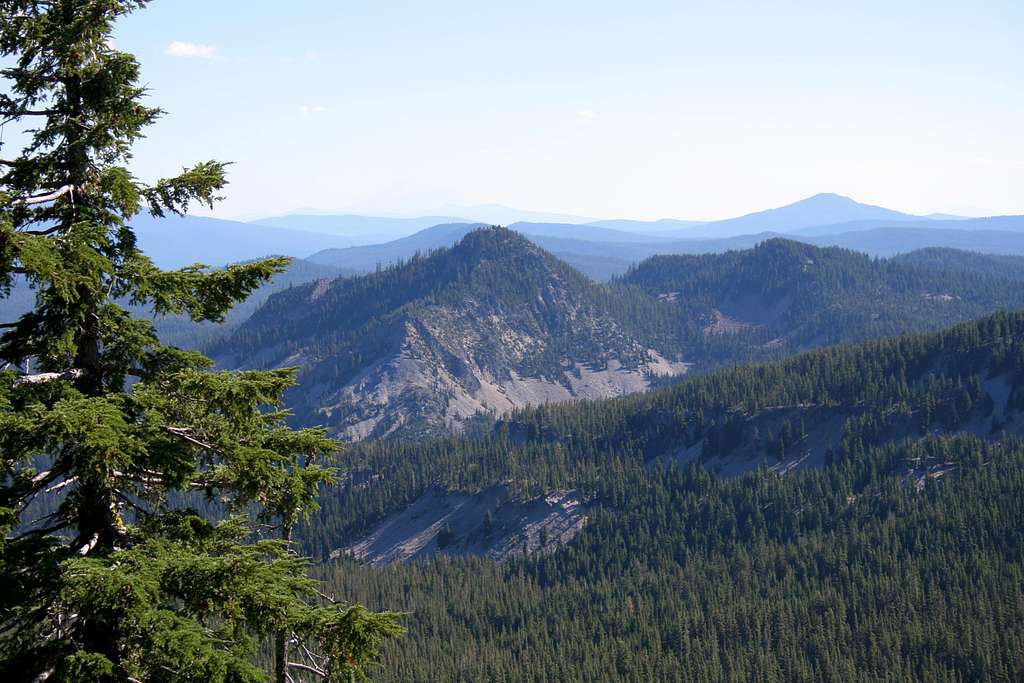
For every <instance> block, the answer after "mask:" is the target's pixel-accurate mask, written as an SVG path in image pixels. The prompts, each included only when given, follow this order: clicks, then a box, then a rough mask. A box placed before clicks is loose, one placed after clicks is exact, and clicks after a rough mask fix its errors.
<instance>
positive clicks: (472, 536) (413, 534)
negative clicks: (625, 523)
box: [331, 486, 590, 565]
mask: <svg viewBox="0 0 1024 683" xmlns="http://www.w3.org/2000/svg"><path fill="white" fill-rule="evenodd" d="M589 509H590V506H589V505H588V504H587V503H585V502H583V501H582V500H581V499H580V497H579V495H578V494H577V492H575V491H554V492H552V493H550V494H548V495H547V496H544V497H541V498H537V499H534V500H530V501H512V500H509V498H508V492H507V490H506V489H505V488H504V487H500V486H495V487H491V488H488V489H485V490H483V491H480V492H478V493H461V492H459V493H446V492H444V491H441V490H438V489H432V490H430V491H427V492H426V493H425V494H423V495H422V496H420V497H419V498H418V499H417V500H416V501H415V502H414V503H413V504H412V505H410V506H409V507H407V508H406V509H404V510H402V511H401V512H397V513H395V514H393V515H390V516H389V517H387V518H386V519H384V520H383V521H381V522H380V523H379V524H378V525H376V526H375V527H374V528H373V529H372V530H371V531H370V532H369V533H368V534H366V535H365V536H363V537H361V538H358V539H356V540H355V541H353V542H351V543H349V544H348V545H345V546H343V547H341V548H339V549H337V550H335V551H334V552H333V553H331V557H332V558H334V557H339V556H348V557H352V558H354V559H356V560H360V561H362V562H365V563H367V564H372V565H381V564H390V563H393V562H414V561H419V560H425V559H428V558H430V557H432V556H434V555H436V554H439V553H441V554H445V555H485V556H487V557H490V558H492V559H495V560H503V559H506V558H508V557H511V556H513V555H520V554H524V553H530V554H534V553H543V552H548V551H550V550H554V549H555V548H557V547H558V546H560V545H563V544H565V543H568V542H569V541H570V540H572V538H573V537H574V536H576V534H577V533H579V531H580V529H582V528H583V525H584V524H585V523H586V521H587V514H588V511H589Z"/></svg>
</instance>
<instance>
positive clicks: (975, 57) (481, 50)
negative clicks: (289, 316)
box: [116, 0, 1024, 220]
mask: <svg viewBox="0 0 1024 683" xmlns="http://www.w3.org/2000/svg"><path fill="white" fill-rule="evenodd" d="M241 10H244V11H241ZM197 18H201V19H202V21H197V20H196V19H197ZM1022 19H1024V8H1022V7H1021V6H1020V5H1017V4H1015V3H1010V2H989V3H984V6H962V7H940V6H935V5H931V4H929V5H924V4H916V3H915V4H910V5H905V6H902V7H892V6H890V5H889V4H887V3H881V2H869V3H861V4H858V5H857V6H849V5H848V4H846V3H816V4H814V5H813V6H805V5H799V4H795V3H794V4H785V5H782V6H775V7H772V8H767V7H762V6H759V5H753V4H751V5H745V4H742V3H726V4H723V3H715V4H713V5H711V4H707V5H705V4H697V3H671V2H651V3H644V5H643V6H642V7H630V8H626V7H624V6H603V5H601V6H598V5H592V4H588V3H582V2H578V1H576V0H573V1H572V2H565V3H558V6H557V7H552V6H549V5H547V4H540V3H538V4H529V3H528V4H525V5H523V4H521V5H519V6H517V7H495V6H480V5H479V4H478V3H469V2H439V3H433V4H431V5H430V6H429V7H425V6H415V5H413V4H410V3H397V4H388V5H387V6H382V5H372V6H351V5H342V4H338V3H329V2H325V1H324V0H310V1H309V2H304V3H301V4H292V5H288V6H287V8H286V9H282V7H281V5H280V4H279V3H274V4H271V3H269V2H262V1H261V2H247V3H244V4H242V3H237V2H221V3H215V4H211V3H200V2H197V0H178V1H177V2H173V3H169V2H156V3H153V4H152V5H151V6H150V9H149V10H147V11H146V12H140V13H137V14H135V15H132V16H130V17H128V18H127V19H126V20H125V21H123V22H122V23H121V24H120V25H119V27H118V30H117V34H116V41H117V45H118V46H119V47H121V48H123V49H125V50H127V51H130V52H134V53H136V54H137V55H138V56H139V58H140V60H141V62H142V64H143V81H144V82H145V83H146V84H147V85H148V86H149V88H150V90H151V95H152V101H153V102H154V103H155V104H157V105H159V106H161V107H164V108H165V109H166V110H167V111H168V116H167V117H166V118H165V119H163V120H162V121H161V122H159V123H158V124H157V125H156V126H154V127H153V128H152V129H151V130H150V131H149V137H148V138H147V139H146V140H144V141H143V142H142V144H140V145H139V148H138V150H137V163H138V167H139V170H140V173H141V174H142V175H143V177H147V178H148V177H156V176H158V175H167V174H170V173H173V172H174V171H176V170H177V169H178V168H179V166H180V164H182V163H191V162H192V161H198V160H201V159H205V158H208V157H210V156H215V157H216V158H218V159H222V160H226V161H233V162H235V163H234V166H232V167H231V182H232V184H231V185H230V186H229V187H228V189H227V192H226V196H227V201H225V202H224V203H223V205H222V206H220V207H219V208H218V209H217V211H216V213H215V215H218V216H222V217H226V218H229V217H231V218H234V217H244V216H252V215H264V216H265V215H273V214H281V213H286V212H290V211H294V210H295V209H296V208H297V207H314V208H315V209H317V210H320V211H344V212H349V213H370V214H384V213H386V214H399V215H402V214H404V215H409V214H417V213H423V212H425V211H431V210H433V209H435V208H436V207H441V206H444V205H478V204H500V205H504V206H510V207H515V208H517V209H522V210H529V211H538V212H549V213H561V214H572V215H579V216H587V217H595V218H601V219H611V218H633V219H643V220H653V219H659V218H678V219H688V220H715V219H721V218H727V217H732V216H738V215H741V214H745V213H749V212H752V211H758V210H761V209H765V208H769V207H776V206H781V205H784V204H788V203H791V202H793V201H796V200H799V199H802V198H805V197H808V196H811V195H814V194H816V193H819V192H835V193H839V194H842V195H845V196H849V197H852V198H854V199H856V200H857V201H860V202H864V203H868V204H874V205H879V206H884V207H887V208H892V209H896V210H899V211H904V212H907V213H914V214H929V213H933V212H935V213H951V214H963V215H981V216H983V215H998V214H1020V213H1024V198H1021V196H1020V192H1019V187H1020V186H1021V181H1022V180H1024V136H1021V135H1019V131H1018V125H1019V121H1020V120H1021V118H1022V115H1024V88H1021V87H1020V86H1021V82H1020V81H1021V75H1020V74H1021V73H1024V69H1022V68H1021V67H1022V66H1024V65H1022V61H1024V60H1022V58H1021V51H1020V49H1019V42H1020V35H1021V30H1020V29H1021V26H1022Z"/></svg>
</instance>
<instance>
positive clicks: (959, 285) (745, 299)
mask: <svg viewBox="0 0 1024 683" xmlns="http://www.w3.org/2000/svg"><path fill="white" fill-rule="evenodd" d="M1021 272H1022V271H1021V269H1020V267H1019V265H1017V264H1015V263H1014V261H1013V259H1012V258H1005V257H989V256H983V255H981V254H972V253H970V252H962V251H957V250H953V249H946V250H942V249H940V250H926V252H925V253H921V252H913V253H911V254H905V255H903V256H900V257H895V258H892V259H877V258H872V257H870V256H867V255H866V254H862V253H858V252H855V251H850V250H848V249H842V248H839V247H825V248H822V247H815V246H812V245H809V244H804V243H801V242H796V241H792V240H788V239H781V238H776V239H771V240H767V241H765V242H762V243H761V244H759V245H757V246H756V247H754V248H753V249H745V250H739V251H729V252H726V253H724V254H702V255H672V256H654V257H651V258H649V259H647V260H645V261H643V262H642V263H640V264H639V265H637V266H636V267H635V268H633V269H631V270H630V271H629V272H628V273H627V274H626V275H625V276H624V277H623V281H624V282H626V283H629V284H632V285H636V286H638V287H640V288H642V289H643V290H644V291H646V292H648V293H650V294H652V295H654V296H660V297H662V298H668V299H670V300H672V301H673V302H675V304H676V305H677V306H678V307H680V309H682V315H683V317H684V318H686V319H691V320H692V319H696V320H705V321H709V322H712V323H713V322H715V320H716V318H721V316H725V321H724V322H725V323H726V325H729V323H732V324H731V325H729V326H728V327H727V328H726V329H727V330H728V332H729V334H726V335H719V336H722V337H725V338H727V339H730V340H731V343H732V344H734V345H738V348H734V349H733V350H732V351H731V352H732V353H733V354H734V356H733V358H731V359H729V360H733V361H735V360H743V359H744V356H746V357H749V358H751V359H755V360H756V359H757V358H758V357H761V358H767V357H770V354H771V353H772V352H774V353H775V354H776V355H782V354H785V353H792V352H794V351H800V350H805V349H808V348H812V347H816V346H825V345H829V344H836V343H841V342H850V341H860V340H863V339H872V338H877V337H882V336H887V335H893V334H899V333H901V332H909V331H923V330H928V329H938V328H941V327H944V326H946V325H949V324H952V323H955V322H959V321H963V320H967V319H971V318H974V317H977V316H979V315H982V314H983V313H986V312H993V311H995V310H999V309H1002V308H1019V307H1021V305H1022V301H1021V296H1022V292H1021V289H1020V287H1019V285H1018V284H1017V282H1018V281H1019V279H1020V276H1021ZM706 329H708V331H711V332H715V331H716V328H715V327H711V328H706ZM719 358H722V356H721V355H719ZM722 359H723V360H725V359H724V358H722Z"/></svg>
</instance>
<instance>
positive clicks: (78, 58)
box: [0, 0, 399, 681]
mask: <svg viewBox="0 0 1024 683" xmlns="http://www.w3.org/2000/svg"><path fill="white" fill-rule="evenodd" d="M145 4H146V3H145V2H142V1H129V0H52V1H47V2H42V1H34V0H4V1H3V2H0V16H2V17H3V21H2V23H0V54H2V55H3V56H4V57H5V59H6V63H7V64H8V66H7V67H6V68H5V69H3V71H2V76H3V77H4V78H5V79H6V83H7V90H6V91H5V92H4V93H3V94H2V95H0V119H2V121H3V122H4V123H5V124H8V125H11V124H14V125H21V126H22V128H23V130H24V135H23V136H22V137H23V139H24V144H22V145H21V147H20V149H16V150H14V154H13V155H10V156H8V155H7V150H6V149H0V153H3V155H4V156H3V158H2V159H0V172H2V175H0V286H2V287H4V288H5V289H6V288H8V287H10V285H11V283H12V279H13V278H14V277H15V276H20V277H22V278H25V279H27V280H28V282H30V283H31V284H32V285H33V286H34V287H35V291H36V303H35V307H34V308H33V310H31V311H30V312H28V313H25V314H24V315H22V316H20V318H19V319H17V320H10V321H2V329H3V336H2V337H0V363H2V368H3V369H2V371H0V467H2V470H3V472H2V480H0V515H2V524H3V531H4V534H3V538H2V540H0V563H2V572H3V577H4V586H3V590H2V591H0V634H2V635H0V656H2V659H3V664H2V666H3V678H4V680H12V681H15V680H44V679H49V680H68V681H135V680H137V681H257V680H266V679H268V678H269V674H268V672H266V671H264V670H262V668H261V667H259V666H257V659H258V658H257V654H258V650H259V648H260V646H261V645H262V644H263V643H264V642H265V640H266V639H267V638H270V637H271V636H273V637H274V638H275V639H276V640H277V643H278V648H277V649H278V666H279V669H280V671H279V672H278V675H277V679H278V680H281V681H284V680H285V679H286V677H287V676H286V673H291V674H292V675H296V676H297V675H300V674H299V672H300V671H301V672H304V674H305V673H313V674H315V676H316V677H318V678H322V679H325V680H342V679H347V678H349V677H350V676H352V675H355V674H357V673H359V672H360V671H361V667H362V666H363V665H364V664H365V663H367V662H369V661H372V660H373V659H374V658H375V656H376V650H377V646H378V644H379V642H380V641H381V640H382V639H383V638H386V637H388V636H390V635H394V634H395V633H397V632H398V630H399V628H398V626H397V625H396V623H395V621H394V618H393V617H392V615H390V614H382V615H376V614H371V613H369V612H367V611H366V610H364V609H363V608H361V607H359V606H355V605H345V604H334V603H333V601H331V600H329V599H327V598H325V597H322V596H321V594H320V592H319V591H318V590H317V584H316V582H314V581H312V580H310V579H309V578H307V576H306V563H305V561H303V560H302V559H300V558H298V557H296V556H295V555H294V554H293V552H292V551H291V550H290V546H289V544H288V542H287V536H288V532H289V531H290V529H291V527H292V525H294V524H295V523H296V521H298V519H299V518H300V517H302V516H303V515H305V514H307V513H308V512H309V511H310V510H312V509H313V508H314V507H315V494H316V490H317V487H318V486H319V485H321V484H323V483H325V482H329V481H330V480H331V479H332V477H333V471H332V470H331V469H330V468H328V467H325V466H324V465H323V464H321V463H322V461H323V460H324V458H325V457H326V456H328V455H330V454H331V453H332V452H333V451H334V450H335V449H336V444H335V443H334V442H333V441H332V440H330V439H328V438H326V436H325V435H324V433H323V431H322V430H318V429H308V430H303V431H292V430H290V429H288V428H287V427H285V426H284V424H283V420H284V418H285V417H286V415H287V414H286V413H285V412H282V411H281V410H280V398H281V395H282V393H283V392H284V391H285V389H286V388H287V387H288V386H289V385H290V384H291V383H292V382H293V377H292V373H291V372H289V371H287V370H278V371H272V372H249V373H237V374H232V373H217V372H212V371H210V369H209V365H210V363H209V361H207V360H206V359H205V358H204V357H202V356H201V355H199V354H196V353H189V352H183V351H180V350H178V349H175V348H172V347H168V346H164V345H162V344H161V343H160V341H159V340H158V338H157V336H156V334H155V332H154V329H153V325H152V323H151V322H149V321H146V320H139V319H135V318H133V317H132V316H131V315H130V314H129V312H128V311H126V310H125V308H123V307H122V306H121V305H118V303H116V302H117V301H119V300H121V301H124V300H127V301H130V302H133V303H136V304H140V305H145V306H148V307H150V308H152V309H153V310H154V311H155V312H156V313H158V314H187V315H189V316H190V317H191V318H192V319H194V320H211V321H217V320H220V319H222V318H223V316H224V315H225V313H226V312H227V311H228V310H229V309H230V308H231V306H232V305H233V304H234V303H235V302H236V301H238V300H241V299H244V298H245V296H246V295H247V294H248V293H249V292H251V291H252V290H253V289H255V288H257V287H259V286H260V285H261V284H263V283H264V282H266V281H267V280H268V278H270V276H271V275H273V274H274V273H277V272H280V271H281V270H282V269H283V268H284V267H285V266H286V265H287V260H286V259H280V258H275V259H266V260H262V261H257V262H252V263H247V264H243V265H237V266H231V267H228V268H225V269H222V270H218V271H209V270H208V269H207V268H206V267H205V266H203V265H202V264H196V265H194V266H191V267H188V268H183V269H181V270H177V271H162V270H160V269H158V268H157V267H155V266H154V264H153V263H152V261H150V260H149V259H148V258H146V256H145V255H144V254H143V253H141V252H140V250H139V249H138V248H137V246H136V243H135V237H134V234H133V231H132V229H131V227H130V222H131V219H132V217H133V216H135V215H136V214H137V213H138V212H139V211H140V210H144V211H148V212H150V213H151V214H153V215H157V216H159V215H163V214H165V213H168V212H173V213H183V212H184V211H186V210H187V209H188V207H189V205H190V204H191V203H193V202H199V203H202V204H210V203H212V202H213V201H215V200H216V199H217V193H218V192H219V191H220V190H221V189H222V188H223V186H224V185H225V166H224V164H221V163H218V162H215V161H206V162H201V163H199V164H197V165H195V166H193V167H191V168H189V169H186V170H184V171H183V172H182V173H180V174H179V175H177V176H174V177H171V178H167V179H163V180H158V181H155V182H152V183H147V182H144V181H142V180H140V179H138V178H136V177H134V176H133V175H132V173H131V171H130V169H129V168H128V167H127V166H126V164H127V163H128V161H129V160H130V150H131V145H132V143H133V141H134V140H136V139H137V138H138V137H139V135H140V133H141V131H142V129H143V128H144V127H145V126H146V125H148V124H150V123H152V122H153V121H154V120H155V119H156V118H157V117H158V116H160V115H161V113H162V112H160V111H159V110H157V109H154V108H151V107H147V106H145V105H144V104H143V96H144V89H143V87H142V86H140V85H139V84H138V81H139V65H138V63H137V62H136V61H135V59H134V58H133V57H132V56H131V55H129V54H127V53H124V52H120V51H118V50H116V49H115V48H114V47H112V42H111V40H110V34H111V30H112V27H113V24H114V22H115V21H116V20H117V19H118V18H119V17H121V16H123V15H125V14H127V13H129V12H132V11H134V10H136V9H139V8H141V7H143V6H144V5H145ZM211 123H213V122H211ZM15 139H19V138H18V137H15ZM187 492H192V493H191V494H188V493H187ZM189 496H192V497H191V498H189ZM47 497H49V498H50V500H51V501H52V500H54V499H56V501H55V503H54V504H52V505H50V506H49V508H48V512H47V514H44V515H43V516H42V517H41V518H34V517H33V516H32V514H31V513H32V512H33V511H35V510H38V509H39V505H34V503H36V502H38V501H39V500H40V499H43V498H47ZM203 497H205V498H206V499H208V500H211V501H215V502H216V503H217V505H218V506H219V507H220V508H221V509H222V510H223V515H224V517H223V519H222V521H220V522H216V521H214V520H211V519H207V518H204V517H202V516H200V515H198V514H197V513H196V512H195V511H194V510H193V509H192V508H191V507H190V506H189V505H188V502H189V500H197V501H198V500H202V498H203ZM172 503H176V504H172ZM290 644H297V647H293V648H291V651H292V653H293V654H294V664H288V667H292V670H291V671H290V672H286V671H285V669H284V667H285V665H286V663H287V662H286V661H285V660H286V659H287V657H288V656H289V645H290Z"/></svg>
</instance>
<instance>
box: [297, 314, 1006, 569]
mask: <svg viewBox="0 0 1024 683" xmlns="http://www.w3.org/2000/svg"><path fill="white" fill-rule="evenodd" d="M1022 409H1024V313H998V314H995V315H992V316H989V317H987V318H983V319H981V320H979V321H976V322H970V323H963V324H961V325H957V326H955V327H953V328H949V329H947V330H944V331H941V332H936V333H926V334H910V335H903V336H900V337H893V338H886V339H881V340H874V341H869V342H862V343H861V344H857V345H846V346H837V347H828V348H824V349H819V350H815V351H811V352H807V353H805V354H802V355H799V356H796V357H793V358H790V359H785V360H782V361H775V362H772V363H766V364H759V365H745V366H740V367H736V368H730V369H723V370H718V371H715V372H712V373H709V374H707V375H703V376H699V377H695V378H692V379H689V380H686V381H684V382H682V383H680V384H678V385H674V386H671V387H666V388H663V389H658V390H655V391H651V392H648V393H646V394H637V395H632V396H627V397H622V398H618V399H611V400H604V401H581V402H575V403H568V404H558V405H554V404H553V405H546V406H540V407H535V408H530V409H524V410H518V411H515V412H514V413H513V414H511V415H510V416H508V417H507V418H505V419H502V420H498V421H496V422H493V423H490V424H488V425H481V427H480V428H479V431H478V432H477V433H475V434H473V435H471V436H462V437H451V438H445V439H433V440H423V441H418V442H367V443H363V444H358V445H353V446H352V447H350V448H349V449H348V450H347V451H346V452H345V453H344V454H343V456H342V461H341V463H342V467H343V469H344V470H345V471H347V472H349V473H350V475H351V476H353V477H355V476H356V475H357V474H359V477H361V478H365V477H366V475H367V473H369V474H372V475H374V476H373V478H372V480H371V481H370V482H369V483H365V482H364V483H360V484H359V485H352V486H347V487H343V488H342V489H341V490H334V491H331V492H329V493H328V494H327V495H325V496H323V497H322V500H321V503H322V505H323V509H324V513H323V514H322V515H320V516H318V518H317V519H316V520H315V522H314V523H313V525H312V526H311V528H310V529H308V530H307V531H306V532H305V533H304V534H303V538H304V539H305V543H306V547H307V550H308V551H309V552H311V553H313V554H314V555H317V556H321V557H325V556H326V555H327V554H328V553H329V552H330V551H331V550H333V549H334V548H335V547H337V546H338V545H339V542H340V541H341V540H343V539H346V538H349V537H350V536H352V535H353V534H355V533H358V532H361V531H364V530H365V529H367V528H369V526H370V525H372V523H373V522H374V521H376V520H378V519H380V518H382V517H383V516H384V515H386V514H387V513H388V512H391V511H394V510H397V509H400V508H401V507H402V506H404V505H407V504H408V503H410V502H412V501H413V500H415V499H416V498H417V497H418V496H420V495H422V494H423V493H424V492H425V491H426V490H427V489H428V488H430V487H434V486H440V487H442V488H446V489H451V490H465V491H475V490H480V489H481V488H484V487H487V486H492V485H497V484H504V485H508V486H509V487H510V490H511V491H512V493H511V495H512V496H514V497H517V498H519V499H527V498H530V497H535V496H539V495H541V494H543V493H545V492H547V491H550V490H555V489H576V488H578V489H581V490H583V491H584V492H585V493H586V494H587V495H596V491H597V490H599V488H600V482H602V481H604V480H605V479H606V478H607V477H609V476H611V474H612V473H615V472H619V471H622V470H626V471H628V470H630V469H636V468H640V469H645V468H649V467H652V466H654V465H655V464H657V463H662V464H665V463H668V462H670V461H677V462H679V463H687V462H698V463H701V464H703V465H704V466H705V467H707V468H710V469H714V468H715V467H716V465H718V464H720V463H722V462H734V461H736V460H738V461H739V464H740V465H741V467H739V468H738V470H739V471H742V470H744V469H752V468H756V467H758V466H760V465H764V466H775V467H777V468H785V467H786V466H806V465H811V464H813V465H818V466H821V465H824V464H827V463H828V462H837V461H841V460H843V459H846V458H850V457H857V455H858V454H859V453H863V452H865V451H866V450H868V449H870V448H873V447H876V446H881V445H884V444H886V443H890V442H894V441H899V440H902V439H905V438H920V437H922V436H924V435H927V434H934V433H955V432H960V431H964V432H970V433H974V434H978V435H979V436H984V437H988V436H989V435H998V434H1000V433H1002V432H1009V433H1018V432H1021V431H1022V427H1024V425H1022V420H1021V417H1022ZM360 481H362V479H360Z"/></svg>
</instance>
